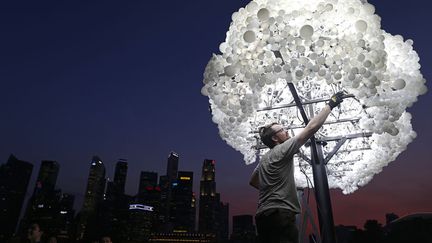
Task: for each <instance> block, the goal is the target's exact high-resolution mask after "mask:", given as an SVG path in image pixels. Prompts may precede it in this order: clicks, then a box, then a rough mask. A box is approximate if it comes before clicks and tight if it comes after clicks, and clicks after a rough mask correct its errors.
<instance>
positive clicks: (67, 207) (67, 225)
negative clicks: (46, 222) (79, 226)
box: [57, 193, 75, 241]
mask: <svg viewBox="0 0 432 243" xmlns="http://www.w3.org/2000/svg"><path fill="white" fill-rule="evenodd" d="M74 201H75V196H73V195H71V194H67V193H63V194H62V195H61V198H60V202H59V204H60V212H59V219H58V223H59V225H58V228H59V232H58V235H57V238H58V239H62V240H64V241H67V240H68V239H71V235H72V232H73V228H72V227H73V219H74V216H75V210H74V209H73V205H74Z"/></svg>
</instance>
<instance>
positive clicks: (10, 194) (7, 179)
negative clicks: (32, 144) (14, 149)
mask: <svg viewBox="0 0 432 243" xmlns="http://www.w3.org/2000/svg"><path fill="white" fill-rule="evenodd" d="M32 171H33V165H32V164H31V163H29V162H25V161H22V160H18V159H17V158H16V157H15V156H14V155H10V156H9V159H8V161H7V163H6V164H2V165H1V166H0V225H2V227H0V242H4V241H6V240H7V239H9V238H10V237H11V236H12V235H13V233H14V232H15V227H16V225H17V223H18V219H19V216H20V212H21V209H22V206H23V203H24V199H25V195H26V192H27V187H28V184H29V181H30V177H31V174H32ZM17 178H19V180H17Z"/></svg>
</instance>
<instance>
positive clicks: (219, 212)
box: [198, 159, 229, 243]
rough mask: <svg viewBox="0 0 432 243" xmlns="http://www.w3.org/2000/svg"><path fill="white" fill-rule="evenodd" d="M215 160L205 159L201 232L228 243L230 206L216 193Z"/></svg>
mask: <svg viewBox="0 0 432 243" xmlns="http://www.w3.org/2000/svg"><path fill="white" fill-rule="evenodd" d="M215 164H216V162H215V161H214V160H210V159H205V160H204V162H203V166H202V174H201V181H200V200H199V218H198V226H199V232H200V233H203V234H213V235H214V236H215V238H216V241H217V242H218V243H221V242H227V241H228V214H229V205H228V204H227V203H222V202H221V201H220V194H219V193H217V192H216V175H215V174H216V172H215Z"/></svg>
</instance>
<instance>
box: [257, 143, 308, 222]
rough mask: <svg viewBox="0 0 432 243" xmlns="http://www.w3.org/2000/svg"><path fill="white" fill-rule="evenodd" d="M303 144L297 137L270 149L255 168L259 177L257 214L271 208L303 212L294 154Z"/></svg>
mask: <svg viewBox="0 0 432 243" xmlns="http://www.w3.org/2000/svg"><path fill="white" fill-rule="evenodd" d="M300 147H301V145H299V144H298V142H297V139H296V137H293V138H290V139H288V140H287V141H285V142H283V143H282V144H278V145H276V146H275V147H274V148H272V149H270V151H268V152H267V153H266V154H265V155H264V156H263V157H262V158H261V160H260V162H259V164H258V166H257V167H256V168H255V170H257V172H258V177H259V200H258V209H257V214H259V213H261V212H263V211H265V210H268V209H271V208H282V209H288V210H290V211H292V212H294V213H301V206H300V202H299V200H298V197H297V189H296V185H295V179H294V164H293V157H294V154H295V153H297V152H298V149H299V148H300Z"/></svg>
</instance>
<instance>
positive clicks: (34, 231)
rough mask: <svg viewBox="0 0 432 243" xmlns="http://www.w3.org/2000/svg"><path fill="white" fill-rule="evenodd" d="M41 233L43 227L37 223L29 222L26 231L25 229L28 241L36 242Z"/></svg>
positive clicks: (39, 238)
mask: <svg viewBox="0 0 432 243" xmlns="http://www.w3.org/2000/svg"><path fill="white" fill-rule="evenodd" d="M42 235H43V228H42V227H41V224H39V223H32V224H30V226H29V228H28V231H27V239H29V240H30V242H38V241H40V240H41V238H42Z"/></svg>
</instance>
